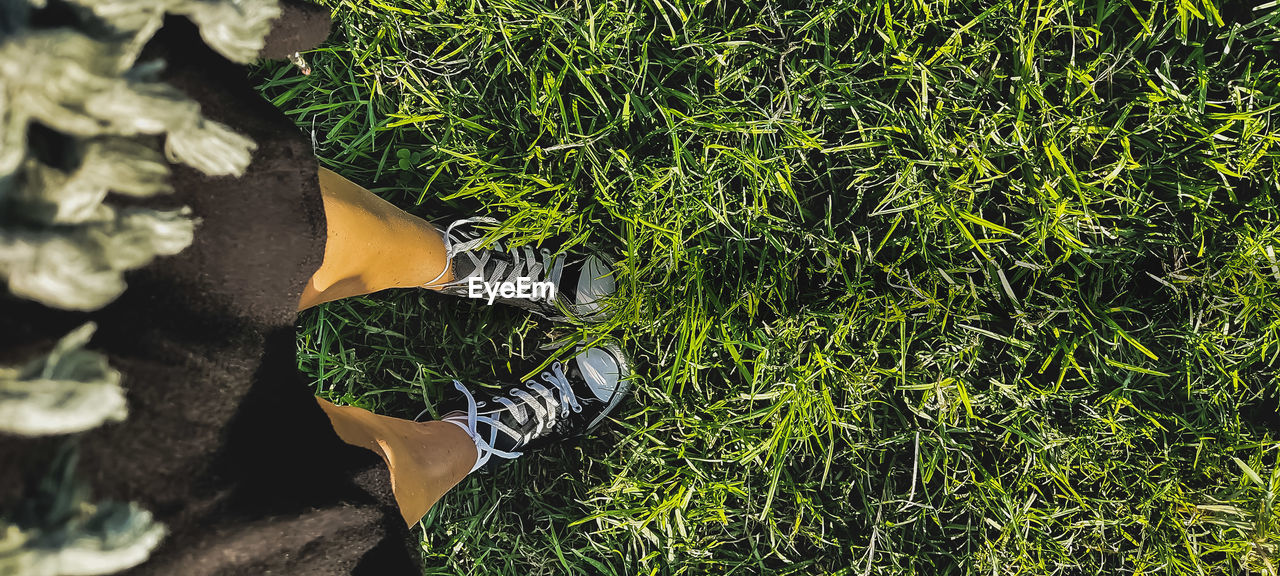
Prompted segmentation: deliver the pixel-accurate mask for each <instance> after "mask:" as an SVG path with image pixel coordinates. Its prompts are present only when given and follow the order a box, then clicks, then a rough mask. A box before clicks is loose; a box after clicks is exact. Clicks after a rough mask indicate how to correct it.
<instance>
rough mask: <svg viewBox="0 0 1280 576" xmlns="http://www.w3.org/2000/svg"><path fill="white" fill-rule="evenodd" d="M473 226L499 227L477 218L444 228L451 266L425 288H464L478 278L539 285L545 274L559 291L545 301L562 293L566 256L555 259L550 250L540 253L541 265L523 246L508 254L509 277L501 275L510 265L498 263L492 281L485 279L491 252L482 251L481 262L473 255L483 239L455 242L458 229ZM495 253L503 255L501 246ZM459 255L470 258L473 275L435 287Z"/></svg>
mask: <svg viewBox="0 0 1280 576" xmlns="http://www.w3.org/2000/svg"><path fill="white" fill-rule="evenodd" d="M471 223H481V224H497V223H498V221H497V220H495V219H493V218H487V217H481V216H477V217H475V218H465V219H462V220H455V221H453V222H452V223H451V224H449V227H448V228H445V229H444V231H443V232H441V233H440V235H441V236H442V237H443V238H444V252H445V259H446V260H447V261H448V265H446V266H445V268H444V269H443V270H441V271H440V273H439V274H437V275H436V277H435V278H432V279H431V281H430V282H427V283H426V284H423V286H428V287H434V288H437V289H439V288H450V287H453V286H461V285H464V284H466V283H467V282H466V280H467V278H470V277H471V276H475V275H479V277H480V278H481V279H483V280H485V281H486V282H493V281H497V282H515V281H516V280H518V279H520V278H522V277H523V278H528V279H530V280H531V281H534V282H537V281H539V278H541V277H542V275H543V274H546V275H547V276H548V278H547V280H548V281H550V282H551V284H552V285H553V286H555V287H556V289H555V290H553V291H551V293H550V294H548V295H547V296H546V298H545V300H546V301H547V302H548V303H550V302H552V301H553V300H555V298H556V294H557V293H558V292H559V291H560V290H559V288H560V277H561V276H562V275H563V274H564V261H565V259H564V257H563V256H561V257H554V256H552V255H551V251H550V250H547V249H546V248H543V249H542V250H540V252H541V256H542V260H541V261H539V260H538V257H537V255H535V254H534V251H533V247H531V246H522V247H521V248H519V249H518V250H511V251H508V252H507V253H508V254H510V255H511V260H512V267H511V273H510V274H508V275H507V276H506V277H505V278H503V276H502V273H503V272H505V271H506V269H507V263H506V262H504V261H499V262H498V263H497V266H496V267H495V268H494V272H493V278H491V279H490V278H485V277H484V275H485V265H487V264H488V263H489V258H490V255H491V252H490V251H488V250H484V251H481V252H480V257H479V258H477V257H476V255H475V254H473V253H471V251H473V250H475V249H476V248H477V247H479V246H480V245H481V244H482V243H483V242H484V238H483V237H481V238H475V239H471V240H467V241H465V242H459V243H456V244H455V243H454V241H453V229H454V228H455V227H457V226H459V225H462V224H471ZM494 249H495V250H496V251H501V250H502V245H501V244H495V245H494ZM459 254H466V255H467V257H469V258H471V263H472V265H473V266H474V268H473V269H472V272H471V274H470V275H468V276H467V278H454V279H453V281H452V282H448V283H445V284H443V285H440V286H435V283H436V282H439V281H440V279H441V278H444V275H445V274H446V273H448V272H449V271H450V270H452V269H453V259H454V257H455V256H457V255H459Z"/></svg>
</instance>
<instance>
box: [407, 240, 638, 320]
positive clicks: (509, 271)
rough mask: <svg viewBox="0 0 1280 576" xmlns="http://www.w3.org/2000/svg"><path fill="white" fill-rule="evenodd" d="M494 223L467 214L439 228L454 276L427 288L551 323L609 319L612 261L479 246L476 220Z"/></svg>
mask: <svg viewBox="0 0 1280 576" xmlns="http://www.w3.org/2000/svg"><path fill="white" fill-rule="evenodd" d="M496 223H497V220H494V219H492V218H468V219H464V220H457V221H455V222H453V223H451V224H449V227H448V228H446V229H444V230H441V231H440V234H441V236H443V237H444V245H445V253H446V255H447V257H448V258H449V262H450V264H451V268H452V270H453V276H454V279H453V281H452V282H449V283H447V284H445V285H443V286H433V287H434V288H435V289H436V290H438V291H440V292H443V293H445V294H451V295H454V296H462V297H468V298H481V299H485V300H488V301H489V303H490V304H492V303H493V302H502V303H504V304H510V305H512V306H518V307H520V308H524V309H526V310H529V311H531V312H534V313H536V314H538V315H539V316H542V317H544V318H548V319H551V320H556V321H567V320H570V319H576V320H579V321H582V322H603V321H604V320H607V319H608V318H609V316H610V315H611V314H612V311H611V310H610V308H609V307H608V306H606V299H607V298H608V297H609V296H610V295H612V294H613V293H614V291H615V290H616V289H617V286H616V284H615V282H614V278H613V269H612V265H613V262H612V261H610V260H608V259H606V258H605V257H602V256H600V255H597V254H587V255H583V256H569V255H565V254H558V255H552V253H551V251H550V250H549V249H547V248H541V249H538V250H535V249H534V248H533V247H532V246H520V247H512V248H507V249H504V248H503V246H502V244H501V243H497V242H495V243H494V244H493V246H492V248H480V245H481V244H482V243H483V241H484V231H483V230H481V229H480V228H479V227H478V226H476V224H496ZM443 276H444V272H442V273H441V277H443ZM437 280H439V278H437ZM435 282H436V281H432V282H428V283H427V286H431V285H432V284H435Z"/></svg>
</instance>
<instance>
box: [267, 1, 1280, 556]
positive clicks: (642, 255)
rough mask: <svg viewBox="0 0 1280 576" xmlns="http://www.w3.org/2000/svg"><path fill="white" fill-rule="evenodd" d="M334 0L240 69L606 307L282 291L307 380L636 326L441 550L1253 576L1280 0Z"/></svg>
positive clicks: (1267, 416)
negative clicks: (539, 249)
mask: <svg viewBox="0 0 1280 576" xmlns="http://www.w3.org/2000/svg"><path fill="white" fill-rule="evenodd" d="M329 1H330V2H331V4H330V5H331V6H332V7H333V9H334V15H335V22H336V24H335V34H334V36H333V37H332V39H331V42H330V43H329V44H327V45H325V46H324V47H322V48H320V49H318V50H316V51H313V52H311V53H309V54H307V55H306V56H307V58H308V59H309V61H310V62H311V63H312V65H313V67H314V69H315V71H314V72H313V74H312V75H311V76H309V77H304V76H301V75H300V74H299V73H298V72H297V71H296V70H294V69H292V68H289V67H287V66H286V65H283V64H271V65H265V66H264V67H262V68H260V69H259V70H258V74H259V78H260V81H261V86H262V91H263V93H264V94H265V95H267V96H268V97H269V98H271V99H272V100H273V101H274V102H275V103H276V104H277V105H278V106H279V107H280V108H281V109H283V110H284V111H285V112H286V113H287V114H289V116H291V117H292V118H294V119H296V121H297V124H298V125H299V126H300V127H301V128H302V129H303V130H305V131H307V132H309V133H310V134H312V135H313V138H314V141H315V146H316V153H317V155H319V156H320V158H321V159H322V162H323V163H324V164H325V165H326V166H329V167H331V168H333V169H334V170H336V171H338V172H339V173H342V174H343V175H346V176H347V177H349V178H351V179H353V180H354V181H356V182H358V183H361V184H363V185H366V186H368V187H370V188H371V189H374V190H375V191H376V192H378V193H379V194H381V195H382V196H383V197H385V198H387V199H389V200H390V201H392V202H394V203H396V204H397V205H399V206H402V207H404V208H405V209H406V210H409V211H411V212H413V213H415V214H419V215H422V216H424V217H427V218H431V219H437V220H444V219H449V218H455V217H459V216H465V215H472V214H481V215H489V216H494V217H498V218H501V219H505V220H507V221H508V222H509V224H510V226H509V227H508V228H506V229H504V230H503V231H502V233H501V234H502V235H504V236H506V237H508V238H509V239H511V240H513V241H517V242H519V241H529V242H539V241H542V240H544V239H547V238H552V237H558V238H568V239H569V242H568V245H570V246H574V245H589V246H597V247H602V248H604V249H606V250H608V251H610V252H612V253H614V254H615V255H616V256H617V258H618V259H619V265H618V269H619V274H620V277H621V279H622V283H621V285H622V294H621V297H620V298H619V301H618V314H617V316H616V317H615V319H614V320H612V321H611V322H609V323H608V324H605V325H601V326H591V327H586V326H557V325H553V324H551V323H548V322H545V321H541V320H537V319H534V318H530V317H529V316H527V315H525V314H522V313H520V312H519V311H516V310H509V309H505V308H499V307H489V306H486V305H484V304H483V303H477V302H471V301H464V300H455V299H448V298H445V297H441V296H438V295H436V294H432V293H427V292H424V291H412V290H406V291H393V292H388V293H381V294H376V295H373V296H370V297H366V298H357V299H352V300H349V301H343V302H337V303H333V304H330V305H327V306H324V307H321V308H320V309H318V310H314V311H311V312H309V313H306V314H304V315H302V317H301V320H300V322H301V326H302V329H301V331H300V334H299V350H300V356H299V363H300V365H301V367H302V369H303V370H304V371H305V372H306V373H307V374H310V375H311V376H312V377H313V378H314V379H315V386H316V389H317V391H318V393H320V394H321V395H324V396H326V397H328V398H332V399H335V400H336V401H339V402H345V403H350V404H356V405H361V406H365V407H368V408H371V409H374V410H376V411H379V412H381V413H386V414H392V415H397V416H412V415H413V414H415V413H417V411H418V410H420V409H421V408H422V407H423V406H424V405H425V406H427V407H432V408H433V409H434V406H436V405H437V404H438V403H439V402H440V401H441V400H442V399H444V398H445V397H446V396H447V395H448V394H450V390H451V388H452V387H451V385H450V382H451V380H452V379H453V378H455V377H457V378H460V379H462V380H463V381H464V382H471V383H496V382H499V381H501V379H502V374H503V373H505V372H506V371H507V370H508V366H507V361H508V360H509V359H521V358H523V359H527V360H533V361H538V360H542V359H543V358H545V357H546V355H547V354H548V353H549V352H548V351H547V350H543V349H541V348H542V347H547V346H556V345H559V344H562V343H565V342H574V341H587V342H590V341H592V340H594V339H596V338H599V337H602V336H605V335H610V334H611V335H613V336H615V337H617V338H620V339H621V341H622V343H623V345H624V346H625V348H626V349H627V350H629V351H630V352H631V354H632V355H633V357H634V360H635V364H636V368H637V377H636V380H635V393H634V398H633V400H632V401H631V402H629V403H627V404H625V405H624V406H623V408H622V410H621V411H620V413H619V414H618V417H617V419H616V421H614V422H612V423H611V424H610V425H609V426H608V427H607V429H606V430H605V431H603V432H602V433H600V434H598V435H597V436H595V437H593V438H590V439H587V440H585V441H583V442H580V443H576V444H572V445H567V446H562V447H556V448H552V449H549V450H547V451H546V452H544V453H541V454H537V455H531V456H529V457H526V458H522V459H520V460H518V461H517V462H515V463H512V464H509V465H507V466H506V467H505V468H503V469H502V470H501V471H500V472H498V473H497V474H495V475H491V476H485V475H477V476H474V477H472V478H469V479H467V480H466V481H464V482H463V483H462V484H461V485H460V486H459V487H458V488H457V489H456V490H454V491H453V492H452V493H450V494H449V495H447V496H446V497H445V498H444V500H443V501H441V502H440V504H439V505H437V506H436V508H435V509H433V510H432V512H431V513H430V514H428V515H427V516H426V518H425V519H424V520H423V522H422V530H421V531H420V532H419V535H420V536H421V539H422V550H423V554H424V558H425V560H426V563H427V565H428V566H429V569H428V572H429V573H432V574H446V573H480V574H513V575H519V576H527V575H530V574H590V575H594V574H627V575H630V574H848V575H863V574H913V573H918V574H1001V575H1003V574H1063V575H1072V574H1224V575H1225V574H1241V573H1265V574H1276V571H1277V568H1276V565H1277V563H1278V562H1280V550H1278V549H1277V546H1278V545H1280V512H1277V510H1276V508H1275V507H1274V506H1273V505H1274V499H1275V495H1276V493H1277V491H1278V490H1280V465H1278V464H1277V451H1278V450H1280V417H1278V416H1277V404H1278V399H1280V385H1278V384H1277V368H1280V262H1278V261H1277V259H1278V258H1280V257H1278V256H1277V254H1276V253H1277V252H1280V207H1278V205H1277V203H1278V201H1280V165H1278V163H1277V159H1278V157H1280V127H1278V126H1277V122H1278V121H1280V120H1278V119H1277V112H1278V111H1280V63H1278V62H1277V60H1278V59H1280V7H1278V6H1277V4H1276V2H1267V3H1266V4H1264V5H1250V4H1247V3H1230V4H1228V3H1217V2H1215V0H1183V1H1180V2H1167V1H1166V2H1154V3H1152V2H1140V1H1136V0H1133V1H1125V2H1121V1H1117V0H1095V1H1091V2H1074V3H1063V2H1025V1H1024V2H992V1H987V0H984V1H981V2H958V1H954V0H951V1H946V0H943V1H938V0H919V1H913V2H885V1H881V2H879V3H871V2H842V1H835V2H821V3H816V4H815V5H810V3H790V2H788V3H783V5H774V4H762V3H735V2H721V1H709V2H684V1H679V0H640V1H632V0H614V1H602V2H587V1H577V2H568V1H564V2H559V3H545V4H539V3H531V2H523V1H521V0H492V1H487V2H479V1H474V2H470V3H468V2H449V1H445V0H440V1H439V2H425V1H422V0H394V1H393V0H387V1H386V2H380V3H374V2H366V1H363V0H346V1H338V0H329Z"/></svg>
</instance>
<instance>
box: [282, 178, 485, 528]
mask: <svg viewBox="0 0 1280 576" xmlns="http://www.w3.org/2000/svg"><path fill="white" fill-rule="evenodd" d="M320 190H321V193H322V194H323V197H324V211H325V218H326V219H327V220H328V229H329V232H328V241H327V242H326V243H325V249H324V262H323V263H322V264H321V265H320V269H319V270H317V271H316V273H315V274H314V275H313V276H312V277H311V281H310V282H309V283H308V284H307V286H306V288H305V289H304V290H303V293H302V298H301V299H300V301H299V302H298V309H299V310H304V309H307V308H310V307H312V306H315V305H317V304H322V303H324V302H329V301H331V300H338V299H340V298H346V297H349V296H358V295H362V294H368V293H370V292H377V291H379V290H384V289H387V288H409V287H415V286H423V285H425V284H427V283H429V282H431V281H432V280H436V284H437V285H438V284H443V283H445V282H448V281H450V280H452V279H453V275H452V273H450V272H448V271H447V268H448V265H449V263H448V261H447V259H446V257H445V249H444V240H443V239H442V238H441V237H440V233H439V232H438V231H436V229H435V227H434V226H432V225H431V224H429V223H427V222H426V221H424V220H422V219H420V218H417V217H416V216H413V215H411V214H408V213H406V212H405V211H403V210H401V209H399V208H396V207H395V206H393V205H392V204H391V203H389V202H387V201H385V200H383V199H381V198H379V197H377V196H375V195H374V194H373V193H372V192H369V191H368V190H365V189H364V188H361V187H360V186H358V185H356V184H354V183H352V182H351V181H350V180H347V179H346V178H343V177H341V176H339V175H337V174H335V173H333V172H331V171H329V170H326V169H324V168H321V169H320ZM442 271H445V272H444V273H443V275H442ZM316 402H318V403H319V404H320V407H321V408H323V409H324V411H325V413H326V414H328V416H329V422H330V423H331V424H332V425H333V430H334V431H335V432H337V433H338V437H339V438H342V440H343V441H344V442H346V443H347V444H351V445H353V446H360V447H363V448H368V449H369V450H372V451H374V452H376V453H377V454H378V455H379V456H381V457H382V460H383V461H384V462H386V464H387V468H388V469H389V470H390V471H391V490H392V492H394V493H395V497H396V504H397V505H399V507H400V514H401V516H403V517H404V521H405V524H407V525H410V526H412V525H413V524H414V523H415V522H417V521H418V520H419V519H420V518H422V516H423V515H424V514H426V513H427V511H428V510H430V509H431V506H432V505H434V504H435V503H436V501H437V500H439V499H440V497H441V496H443V495H444V493H445V492H448V491H449V490H450V489H451V488H453V487H454V486H455V485H457V483H458V482H461V481H462V479H463V478H465V477H466V476H467V474H468V473H470V472H471V468H472V466H474V465H475V463H476V459H477V457H478V453H477V451H476V445H475V443H474V442H473V441H472V440H471V437H470V436H468V435H467V433H466V432H464V431H463V430H462V429H461V428H459V427H458V426H455V425H453V424H450V423H448V422H441V421H432V422H413V421H410V420H402V419H399V418H391V417H388V416H380V415H377V414H374V413H372V412H369V411H368V410H364V409H362V408H356V407H353V406H336V405H334V404H332V403H330V402H328V401H325V400H322V399H320V398H317V399H316Z"/></svg>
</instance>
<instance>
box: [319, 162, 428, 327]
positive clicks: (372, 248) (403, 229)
mask: <svg viewBox="0 0 1280 576" xmlns="http://www.w3.org/2000/svg"><path fill="white" fill-rule="evenodd" d="M320 191H321V193H322V194H323V196H324V213H325V217H326V218H327V219H328V228H329V238H328V242H327V243H326V244H325V249H324V263H323V264H321V265H320V269H319V270H316V273H315V274H314V275H313V276H312V277H311V282H309V283H307V286H306V288H305V289H304V290H303V292H302V298H301V300H300V301H299V303H298V309H299V310H305V309H307V308H310V307H312V306H315V305H317V304H322V303H324V302H329V301H331V300H338V299H340V298H347V297H350V296H359V295H363V294H368V293H370V292H377V291H379V290H385V289H387V288H411V287H417V286H423V285H424V284H427V283H428V282H431V281H432V280H436V279H437V278H438V280H437V281H436V285H439V284H443V283H445V282H449V281H451V280H453V274H452V273H450V272H444V275H443V276H441V272H442V271H445V269H446V268H448V265H449V262H448V260H447V259H446V258H445V250H444V239H443V238H441V237H440V233H439V232H438V231H437V230H436V229H435V227H434V226H432V225H431V224H429V223H428V222H426V221H425V220H422V219H421V218H418V217H416V216H413V215H412V214H409V213H407V212H405V211H404V210H401V209H399V208H396V207H395V206H393V205H392V204H391V203H390V202H387V201H386V200H383V199H381V198H379V197H377V196H376V195H374V194H373V193H372V192H369V191H368V190H365V189H364V188H361V187H360V186H358V185H356V184H354V183H352V182H351V181H350V180H347V179H346V178H343V177H341V176H339V175H337V174H335V173H333V172H331V171H329V170H326V169H324V168H321V169H320Z"/></svg>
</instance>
